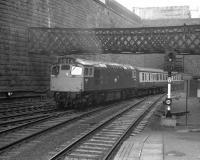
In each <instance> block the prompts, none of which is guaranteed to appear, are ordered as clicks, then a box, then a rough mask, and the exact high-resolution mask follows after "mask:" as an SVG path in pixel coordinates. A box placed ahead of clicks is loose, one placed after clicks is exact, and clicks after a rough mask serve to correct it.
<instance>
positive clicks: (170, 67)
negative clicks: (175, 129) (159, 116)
mask: <svg viewBox="0 0 200 160" xmlns="http://www.w3.org/2000/svg"><path fill="white" fill-rule="evenodd" d="M165 63H166V66H165V70H166V71H167V73H168V78H167V82H168V84H167V98H166V100H165V104H166V105H167V107H166V108H167V109H166V110H167V111H166V115H165V116H166V117H172V114H171V104H172V98H171V82H172V71H174V70H175V63H176V54H175V52H169V53H167V54H166V56H165Z"/></svg>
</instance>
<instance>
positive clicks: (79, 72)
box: [71, 66, 83, 76]
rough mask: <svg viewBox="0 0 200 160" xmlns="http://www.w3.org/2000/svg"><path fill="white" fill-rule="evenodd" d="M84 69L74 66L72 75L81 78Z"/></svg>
mask: <svg viewBox="0 0 200 160" xmlns="http://www.w3.org/2000/svg"><path fill="white" fill-rule="evenodd" d="M82 70H83V69H82V68H81V67H79V66H72V67H71V75H74V76H81V75H82Z"/></svg>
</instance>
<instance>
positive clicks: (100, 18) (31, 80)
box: [0, 0, 140, 92]
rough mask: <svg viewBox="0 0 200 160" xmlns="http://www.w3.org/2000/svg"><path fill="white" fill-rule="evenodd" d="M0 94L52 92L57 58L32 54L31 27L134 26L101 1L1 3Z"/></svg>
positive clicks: (7, 0) (12, 0)
mask: <svg viewBox="0 0 200 160" xmlns="http://www.w3.org/2000/svg"><path fill="white" fill-rule="evenodd" d="M0 15H1V16H0V35H1V37H0V53H1V54H0V92H7V91H18V92H19V91H35V92H44V91H47V90H48V89H49V77H50V76H49V70H50V64H51V63H52V62H54V59H55V57H54V56H51V55H48V54H43V53H29V51H28V46H27V45H28V43H27V42H28V39H29V37H28V29H29V27H62V28H71V27H72V28H76V27H78V28H88V27H94V28H96V27H104V28H107V27H109V28H110V27H134V26H135V25H136V24H138V23H140V22H139V19H138V17H135V16H133V17H126V16H124V15H123V13H117V12H116V11H115V10H114V9H113V8H112V9H111V8H109V6H107V5H105V4H104V3H102V2H100V1H98V0H0Z"/></svg>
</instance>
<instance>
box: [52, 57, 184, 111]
mask: <svg viewBox="0 0 200 160" xmlns="http://www.w3.org/2000/svg"><path fill="white" fill-rule="evenodd" d="M167 76H168V75H167V72H165V71H164V70H162V69H154V68H145V67H136V66H132V65H128V64H118V63H112V62H100V61H93V60H86V59H82V58H74V57H69V56H60V57H58V59H57V63H55V64H53V65H52V66H51V77H50V90H51V91H52V92H53V93H54V99H55V102H56V105H57V107H58V108H67V107H74V108H76V107H80V106H85V105H87V106H88V105H92V104H100V103H102V102H110V101H115V100H123V99H127V98H131V97H135V96H143V95H149V94H158V93H162V92H166V88H167ZM181 84H182V76H181V74H179V73H174V74H173V76H172V87H177V86H179V87H180V86H181Z"/></svg>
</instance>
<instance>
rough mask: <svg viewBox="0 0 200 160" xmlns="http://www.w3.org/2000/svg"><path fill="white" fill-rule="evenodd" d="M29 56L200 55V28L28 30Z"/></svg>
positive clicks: (187, 26)
mask: <svg viewBox="0 0 200 160" xmlns="http://www.w3.org/2000/svg"><path fill="white" fill-rule="evenodd" d="M28 38H29V52H47V53H56V54H74V53H83V54H84V53H90V54H98V53H103V54H105V53H116V54H120V53H124V54H141V53H142V54H144V53H145V54H150V53H165V51H166V50H174V51H176V52H177V53H179V54H196V55H199V54H200V25H183V26H169V27H146V28H144V27H143V28H111V29H110V28H109V29H108V28H98V29H97V28H92V29H81V28H29V37H28Z"/></svg>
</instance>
